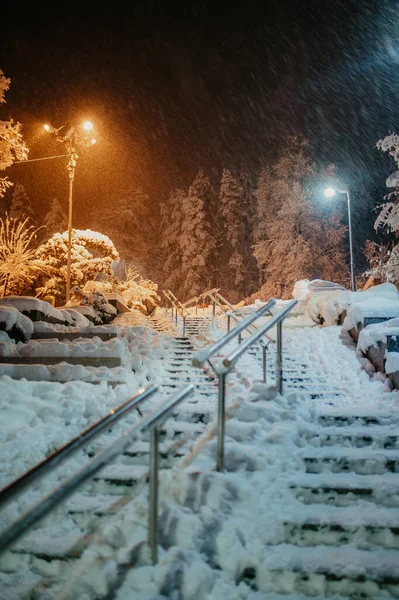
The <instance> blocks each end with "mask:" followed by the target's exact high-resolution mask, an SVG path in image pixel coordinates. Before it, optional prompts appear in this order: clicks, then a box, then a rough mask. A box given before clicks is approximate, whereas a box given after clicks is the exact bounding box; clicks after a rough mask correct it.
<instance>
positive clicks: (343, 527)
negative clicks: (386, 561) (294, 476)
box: [279, 504, 399, 550]
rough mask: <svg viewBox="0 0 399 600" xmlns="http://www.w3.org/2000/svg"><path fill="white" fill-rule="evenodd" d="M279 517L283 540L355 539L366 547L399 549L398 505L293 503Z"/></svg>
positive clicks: (330, 541) (301, 542)
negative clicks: (395, 506)
mask: <svg viewBox="0 0 399 600" xmlns="http://www.w3.org/2000/svg"><path fill="white" fill-rule="evenodd" d="M279 518H280V519H281V528H280V530H281V531H280V535H279V541H280V543H290V544H294V545H297V546H314V545H317V544H324V545H332V546H341V545H346V544H353V543H354V542H355V543H356V545H357V547H358V548H363V549H370V548H373V547H376V546H380V547H383V548H387V549H396V550H399V509H397V508H383V507H378V506H374V505H370V507H367V506H364V505H362V506H360V505H357V504H355V505H353V506H349V507H337V506H330V505H315V504H312V505H293V506H291V507H289V506H288V507H286V508H285V509H284V511H283V514H281V515H280V516H279Z"/></svg>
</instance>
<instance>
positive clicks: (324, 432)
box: [309, 425, 399, 448]
mask: <svg viewBox="0 0 399 600" xmlns="http://www.w3.org/2000/svg"><path fill="white" fill-rule="evenodd" d="M309 433H310V435H312V439H310V440H309V443H310V444H312V445H314V446H332V445H336V444H341V445H345V446H348V444H350V445H352V446H356V447H358V448H361V447H364V446H370V445H373V446H375V447H378V448H399V431H398V428H397V426H390V425H372V426H368V427H367V426H353V425H352V426H349V427H348V426H346V427H345V426H338V427H336V426H326V427H323V428H317V430H314V431H312V432H309Z"/></svg>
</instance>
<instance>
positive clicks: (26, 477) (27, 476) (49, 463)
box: [0, 384, 158, 507]
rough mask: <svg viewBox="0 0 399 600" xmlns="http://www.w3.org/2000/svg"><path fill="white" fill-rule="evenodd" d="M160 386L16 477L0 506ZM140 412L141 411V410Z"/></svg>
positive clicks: (136, 397)
mask: <svg viewBox="0 0 399 600" xmlns="http://www.w3.org/2000/svg"><path fill="white" fill-rule="evenodd" d="M157 390H158V386H156V385H152V384H151V385H149V386H148V387H147V388H142V389H141V390H139V391H138V392H137V394H135V395H134V396H133V397H132V398H130V399H129V400H127V401H126V402H124V403H123V404H121V405H120V406H118V408H116V409H115V410H111V411H110V412H109V414H108V415H106V416H105V417H103V418H102V419H100V420H99V421H97V422H96V423H93V425H90V427H88V428H87V429H84V430H83V431H82V432H81V433H80V434H79V435H78V436H76V437H75V438H73V439H72V440H71V441H69V442H68V443H67V444H65V445H64V446H61V448H58V449H57V450H55V452H53V453H52V454H50V456H48V457H47V458H45V459H44V460H42V461H41V462H40V463H38V464H37V465H35V466H34V467H32V469H30V470H29V471H27V472H26V473H24V474H23V475H21V477H18V479H15V480H14V481H13V482H12V483H10V484H9V485H7V486H6V487H5V488H3V489H2V490H0V507H1V506H3V505H4V504H6V503H7V502H10V501H14V500H16V498H17V497H18V496H19V495H20V494H21V493H22V492H23V491H24V489H25V488H26V487H27V486H28V485H30V484H32V483H33V482H34V481H37V480H39V479H42V477H44V476H45V475H46V473H48V471H50V470H52V469H54V468H55V467H57V466H58V465H59V464H60V463H62V462H63V461H64V460H65V459H66V458H67V457H68V456H70V455H71V454H73V453H74V452H76V451H77V450H79V449H80V448H82V446H84V445H86V444H87V443H88V442H89V441H90V440H91V439H92V438H93V437H95V436H96V435H98V434H99V433H100V432H101V431H102V430H103V429H105V428H106V427H108V426H109V425H110V424H111V423H114V422H115V421H117V420H119V419H120V418H121V417H122V416H123V415H124V414H125V413H126V412H127V411H128V410H131V409H132V408H138V405H139V404H141V402H144V400H147V398H149V397H150V396H152V395H153V394H155V392H156V391H157ZM139 412H140V411H139ZM140 415H141V413H140Z"/></svg>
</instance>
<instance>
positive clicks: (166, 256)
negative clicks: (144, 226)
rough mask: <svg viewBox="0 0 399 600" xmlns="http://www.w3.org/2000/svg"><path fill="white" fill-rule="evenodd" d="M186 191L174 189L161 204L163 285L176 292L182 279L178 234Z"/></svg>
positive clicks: (180, 228)
mask: <svg viewBox="0 0 399 600" xmlns="http://www.w3.org/2000/svg"><path fill="white" fill-rule="evenodd" d="M185 197H186V193H185V192H184V191H183V190H180V189H176V190H174V191H172V192H171V193H170V196H169V198H168V200H167V202H164V203H162V204H161V226H160V248H161V255H162V261H161V262H162V275H163V285H164V287H165V288H167V289H171V290H172V291H174V292H177V291H178V290H179V289H180V286H181V281H182V252H181V248H180V243H179V242H180V236H181V231H182V220H183V202H184V199H185Z"/></svg>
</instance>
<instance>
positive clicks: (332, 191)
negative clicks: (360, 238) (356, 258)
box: [324, 187, 356, 292]
mask: <svg viewBox="0 0 399 600" xmlns="http://www.w3.org/2000/svg"><path fill="white" fill-rule="evenodd" d="M337 192H338V193H339V194H345V195H346V199H347V202H348V230H349V255H350V267H351V282H352V292H356V279H355V270H354V266H353V245H352V218H351V199H350V195H349V191H348V190H335V189H334V188H331V187H329V188H327V189H326V190H325V192H324V194H325V195H326V196H327V198H331V197H332V196H335V194H336V193H337Z"/></svg>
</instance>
